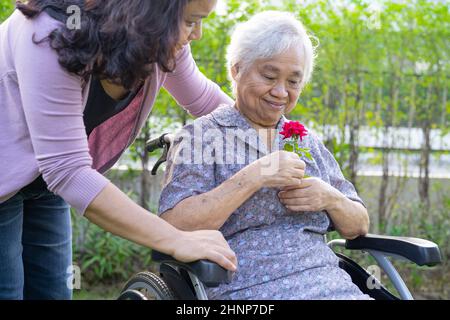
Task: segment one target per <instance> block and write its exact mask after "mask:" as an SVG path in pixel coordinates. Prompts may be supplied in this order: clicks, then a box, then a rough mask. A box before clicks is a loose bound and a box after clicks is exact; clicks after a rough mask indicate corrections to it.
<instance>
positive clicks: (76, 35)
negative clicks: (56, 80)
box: [16, 0, 192, 89]
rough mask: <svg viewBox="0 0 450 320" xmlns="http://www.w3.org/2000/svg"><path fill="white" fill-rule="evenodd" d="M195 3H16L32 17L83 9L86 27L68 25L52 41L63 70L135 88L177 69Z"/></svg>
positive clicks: (169, 0)
mask: <svg viewBox="0 0 450 320" xmlns="http://www.w3.org/2000/svg"><path fill="white" fill-rule="evenodd" d="M189 1H192V0H106V1H105V0H29V1H28V2H26V3H22V2H20V1H17V2H16V6H17V9H19V10H20V11H21V12H22V13H23V14H24V15H25V16H26V17H28V18H33V17H36V16H37V15H39V14H40V13H41V12H42V11H43V9H44V8H46V7H48V6H52V7H53V8H56V9H58V10H59V11H62V12H66V10H67V8H68V7H69V6H71V5H78V6H79V7H80V9H81V28H80V29H78V30H70V29H69V28H68V27H67V26H66V25H64V26H61V27H60V28H58V29H56V30H53V31H52V32H51V33H50V34H49V35H48V37H47V38H45V39H42V40H40V41H39V42H41V41H49V43H50V46H51V47H52V48H53V49H54V50H56V52H57V53H58V56H59V63H60V65H61V66H62V67H63V68H65V69H66V70H67V71H69V72H71V73H74V74H77V75H79V76H81V77H82V78H83V79H85V80H87V79H88V78H89V76H90V75H92V74H95V75H98V76H99V77H100V78H101V79H109V80H111V81H112V82H114V83H116V84H120V85H122V86H123V87H125V88H127V89H135V88H136V87H137V86H138V85H140V84H141V83H142V82H143V81H144V80H145V79H146V78H147V77H149V76H150V75H151V74H152V72H153V71H154V70H153V66H154V64H156V65H158V66H159V67H160V68H161V70H163V71H164V72H171V71H173V70H174V68H175V50H174V48H175V46H176V44H177V43H178V41H179V29H180V24H181V23H182V17H183V11H184V8H185V6H186V4H187V3H188V2H189Z"/></svg>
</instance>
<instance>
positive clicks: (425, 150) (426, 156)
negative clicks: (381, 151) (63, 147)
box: [419, 85, 432, 218]
mask: <svg viewBox="0 0 450 320" xmlns="http://www.w3.org/2000/svg"><path fill="white" fill-rule="evenodd" d="M431 90H432V86H431V85H429V86H428V88H427V96H426V102H425V109H424V110H425V112H426V119H425V120H424V121H423V123H422V133H423V143H422V150H421V153H420V165H419V168H420V174H419V197H420V201H421V203H422V205H423V211H422V213H423V214H425V213H428V211H429V209H430V199H429V185H430V178H429V169H430V168H429V165H430V153H431V142H430V134H431V112H430V111H429V110H430V100H431ZM422 218H424V217H423V216H422Z"/></svg>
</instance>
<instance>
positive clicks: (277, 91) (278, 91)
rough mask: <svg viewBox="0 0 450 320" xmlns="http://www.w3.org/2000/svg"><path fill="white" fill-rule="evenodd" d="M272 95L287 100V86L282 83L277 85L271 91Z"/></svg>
mask: <svg viewBox="0 0 450 320" xmlns="http://www.w3.org/2000/svg"><path fill="white" fill-rule="evenodd" d="M270 94H271V95H272V96H274V97H276V98H286V97H287V96H288V92H287V90H286V86H285V85H284V83H283V82H281V81H280V82H278V83H276V85H275V86H274V87H273V88H272V90H271V91H270Z"/></svg>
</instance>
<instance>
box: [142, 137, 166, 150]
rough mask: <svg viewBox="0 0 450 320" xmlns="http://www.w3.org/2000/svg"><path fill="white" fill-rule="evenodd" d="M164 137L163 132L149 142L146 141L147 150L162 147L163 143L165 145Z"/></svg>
mask: <svg viewBox="0 0 450 320" xmlns="http://www.w3.org/2000/svg"><path fill="white" fill-rule="evenodd" d="M164 137H165V134H163V135H162V136H160V137H159V138H156V139H153V140H150V141H149V142H147V146H146V148H147V151H148V152H153V151H155V150H156V149H162V148H164V145H165V141H164Z"/></svg>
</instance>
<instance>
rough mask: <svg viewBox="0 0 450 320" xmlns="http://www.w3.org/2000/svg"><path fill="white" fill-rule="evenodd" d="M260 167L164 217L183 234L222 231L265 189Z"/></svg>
mask: <svg viewBox="0 0 450 320" xmlns="http://www.w3.org/2000/svg"><path fill="white" fill-rule="evenodd" d="M257 166H258V165H257V164H256V163H254V164H251V165H249V166H247V167H245V168H244V169H242V170H240V171H239V172H238V173H236V174H235V175H234V176H232V177H231V178H230V179H228V180H226V181H225V182H223V183H222V184H221V185H219V186H218V187H216V188H214V189H213V190H211V191H209V192H206V193H203V194H200V195H197V196H192V197H189V198H186V199H184V200H183V201H181V202H180V203H178V204H177V205H176V206H175V207H174V208H173V209H171V210H168V211H166V212H165V213H164V214H163V215H162V216H161V217H162V218H163V219H164V220H166V221H168V222H169V223H171V224H172V225H174V226H175V227H177V228H178V229H181V230H186V231H193V230H199V229H209V230H218V229H220V227H222V225H223V224H224V223H225V222H226V221H227V220H228V218H229V217H230V215H231V214H232V213H233V212H234V211H235V210H236V209H237V208H239V207H240V206H241V205H242V204H243V203H244V202H245V201H246V200H247V199H249V198H250V197H251V196H252V195H253V194H254V193H255V192H256V191H258V190H259V189H260V188H261V186H262V182H261V179H260V178H258V174H257V173H258V167H257Z"/></svg>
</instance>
